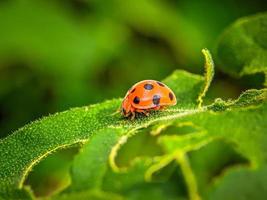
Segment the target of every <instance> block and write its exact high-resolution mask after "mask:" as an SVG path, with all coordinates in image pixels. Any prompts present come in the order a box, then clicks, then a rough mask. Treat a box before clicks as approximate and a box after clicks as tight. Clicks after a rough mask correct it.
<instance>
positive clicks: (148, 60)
mask: <svg viewBox="0 0 267 200" xmlns="http://www.w3.org/2000/svg"><path fill="white" fill-rule="evenodd" d="M266 10H267V1H266V0H253V1H251V0H234V1H233V0H225V1H219V0H206V1H199V0H165V1H163V0H129V1H126V0H109V1H97V0H64V1H63V0H1V1H0V138H4V137H5V136H7V135H8V134H10V133H12V131H15V130H16V129H17V128H19V127H22V126H23V125H25V124H26V123H29V122H30V121H32V120H35V119H37V118H40V117H41V116H44V115H48V114H50V113H55V112H59V111H63V110H66V109H69V108H70V107H76V106H84V105H88V104H92V103H97V102H101V101H103V100H105V99H111V98H117V97H123V96H124V95H125V92H126V91H127V89H128V88H129V87H130V86H131V85H133V84H134V83H136V82H138V81H140V80H143V79H156V80H161V79H163V78H165V77H166V76H167V75H169V74H170V73H171V72H172V71H173V70H175V69H178V68H179V69H185V70H187V71H190V72H194V73H203V57H202V54H201V49H202V48H205V47H206V48H208V49H210V50H211V52H212V54H213V55H214V60H215V65H216V76H215V81H214V82H213V84H212V88H211V90H210V91H209V93H208V97H209V98H208V100H210V101H211V99H213V98H216V97H223V98H225V99H226V98H235V97H237V96H238V95H239V94H240V92H241V91H244V90H245V89H246V88H250V87H253V88H257V87H260V86H261V85H260V84H261V80H263V77H256V79H251V78H249V77H247V78H243V79H240V80H238V79H234V78H231V77H229V76H228V75H226V74H225V73H223V72H221V71H220V66H219V65H218V63H217V62H216V56H215V52H214V47H215V46H216V41H217V39H218V37H219V35H220V33H221V32H222V31H223V30H224V29H225V28H226V27H227V26H228V25H230V24H231V23H232V22H234V21H235V20H236V19H237V18H240V17H242V16H247V15H250V14H255V13H258V12H262V11H266ZM248 80H249V81H248ZM254 80H256V81H254ZM226 88H227V89H226ZM152 146H153V145H152ZM76 152H77V148H73V149H70V150H64V151H61V152H58V153H56V154H54V155H53V156H51V157H48V158H47V159H46V160H44V161H43V162H41V163H40V164H39V165H37V166H36V168H35V170H34V171H33V172H32V173H31V174H30V176H29V179H28V181H27V183H28V184H30V185H32V188H33V189H34V191H35V193H36V194H37V195H47V194H49V193H51V191H53V190H55V188H57V189H59V188H61V187H64V186H65V185H67V184H68V183H66V182H68V181H69V177H68V170H69V167H70V161H71V160H72V158H73V156H74V154H75V153H76ZM125 157H129V156H125ZM43 185H45V186H46V189H44V186H43Z"/></svg>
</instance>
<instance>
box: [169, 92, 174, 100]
mask: <svg viewBox="0 0 267 200" xmlns="http://www.w3.org/2000/svg"><path fill="white" fill-rule="evenodd" d="M169 98H170V100H171V101H172V100H173V94H172V93H171V92H170V93H169Z"/></svg>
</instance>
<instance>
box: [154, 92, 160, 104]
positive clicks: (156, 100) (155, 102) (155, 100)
mask: <svg viewBox="0 0 267 200" xmlns="http://www.w3.org/2000/svg"><path fill="white" fill-rule="evenodd" d="M159 102H160V96H159V95H158V94H156V95H154V96H153V103H154V104H155V105H159Z"/></svg>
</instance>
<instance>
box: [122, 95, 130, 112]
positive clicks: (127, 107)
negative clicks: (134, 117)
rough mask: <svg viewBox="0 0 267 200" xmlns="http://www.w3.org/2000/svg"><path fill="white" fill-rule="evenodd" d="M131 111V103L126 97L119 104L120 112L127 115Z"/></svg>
mask: <svg viewBox="0 0 267 200" xmlns="http://www.w3.org/2000/svg"><path fill="white" fill-rule="evenodd" d="M130 111H131V103H130V102H129V100H128V98H124V99H123V101H122V104H121V112H122V114H123V115H124V116H127V115H128V114H129V112H130Z"/></svg>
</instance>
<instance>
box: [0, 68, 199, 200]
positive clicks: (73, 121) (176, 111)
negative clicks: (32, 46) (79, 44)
mask: <svg viewBox="0 0 267 200" xmlns="http://www.w3.org/2000/svg"><path fill="white" fill-rule="evenodd" d="M164 82H165V83H166V84H168V85H169V86H170V87H171V88H172V89H173V90H174V92H175V95H176V96H177V97H178V98H181V99H180V102H181V103H180V104H179V103H178V104H177V106H174V107H172V108H170V109H168V110H166V111H162V112H154V113H152V114H151V116H149V117H139V118H137V119H136V120H134V121H130V120H128V119H124V118H122V117H121V116H119V115H116V116H114V114H113V113H114V112H115V111H116V110H117V108H118V107H119V105H120V102H121V99H114V100H110V101H106V102H104V103H101V104H95V105H91V106H86V107H81V108H74V109H71V110H68V111H65V112H61V113H56V114H54V115H51V116H49V117H44V118H42V119H40V120H37V121H35V122H33V123H31V124H28V125H26V126H25V127H23V128H21V129H19V130H17V131H16V132H15V133H13V134H12V135H10V136H8V137H6V138H4V139H3V140H1V141H0V168H1V171H0V195H1V196H3V197H5V198H11V197H12V195H13V194H14V191H16V190H20V189H22V188H23V183H24V181H25V179H26V177H27V175H28V173H29V172H30V171H31V169H32V167H33V166H34V165H36V164H37V163H38V162H39V161H40V160H41V159H43V158H45V157H46V156H48V155H49V154H50V153H53V152H54V151H56V150H58V149H62V148H67V147H69V146H71V145H74V144H77V143H82V144H83V143H85V142H87V141H88V139H89V138H90V137H91V136H92V135H94V134H97V133H98V132H99V131H100V130H103V129H105V128H108V127H113V128H122V129H123V130H124V131H125V133H126V132H127V131H130V130H132V131H133V130H136V129H139V128H141V127H146V126H148V125H149V124H150V123H152V122H156V121H160V120H163V119H169V118H176V117H179V116H180V115H182V116H184V115H188V114H191V113H194V112H198V111H197V110H185V109H188V108H193V107H195V106H196V98H197V96H198V93H199V91H200V88H202V84H203V77H201V76H199V75H193V74H190V73H188V72H185V71H180V70H177V71H175V72H174V73H173V74H172V75H171V76H170V77H169V78H166V79H165V80H164ZM177 84H179V85H177Z"/></svg>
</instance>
